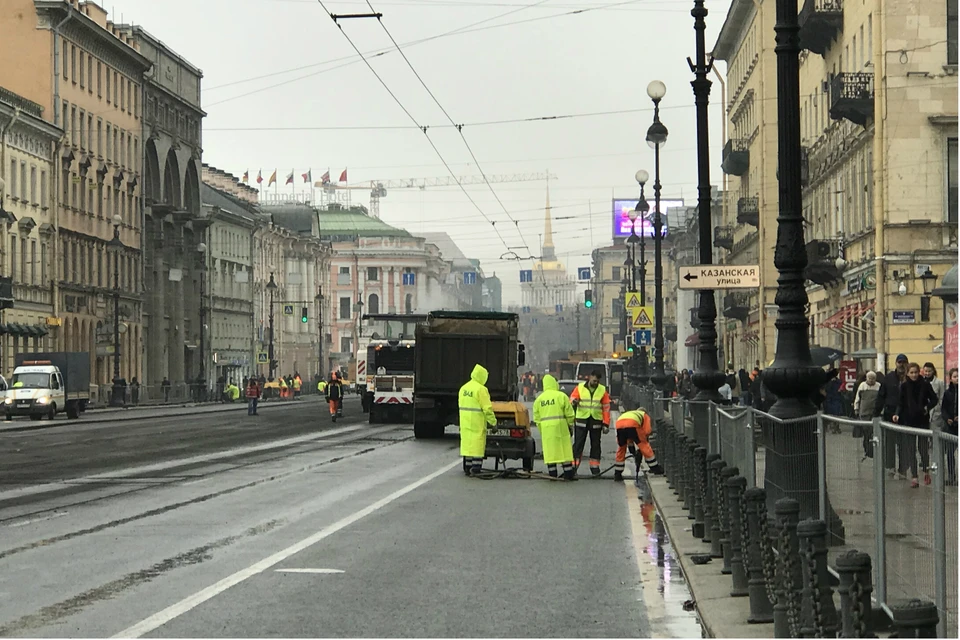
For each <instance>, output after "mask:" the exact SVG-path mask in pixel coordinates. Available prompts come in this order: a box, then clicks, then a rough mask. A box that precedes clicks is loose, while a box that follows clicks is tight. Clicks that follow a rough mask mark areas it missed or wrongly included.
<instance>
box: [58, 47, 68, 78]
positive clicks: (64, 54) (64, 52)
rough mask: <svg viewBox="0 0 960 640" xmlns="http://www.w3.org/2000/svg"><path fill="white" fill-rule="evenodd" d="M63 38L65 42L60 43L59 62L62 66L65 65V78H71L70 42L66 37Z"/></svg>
mask: <svg viewBox="0 0 960 640" xmlns="http://www.w3.org/2000/svg"><path fill="white" fill-rule="evenodd" d="M62 40H63V42H62V43H61V44H60V52H61V53H60V60H58V61H57V62H59V63H60V66H61V67H63V79H64V80H69V76H70V74H68V73H67V51H68V48H67V47H68V46H69V43H68V42H67V39H66V38H63V39H62Z"/></svg>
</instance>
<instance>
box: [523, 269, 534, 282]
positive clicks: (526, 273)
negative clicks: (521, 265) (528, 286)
mask: <svg viewBox="0 0 960 640" xmlns="http://www.w3.org/2000/svg"><path fill="white" fill-rule="evenodd" d="M520 282H533V269H521V270H520Z"/></svg>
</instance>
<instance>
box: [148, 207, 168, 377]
mask: <svg viewBox="0 0 960 640" xmlns="http://www.w3.org/2000/svg"><path fill="white" fill-rule="evenodd" d="M153 226H154V229H155V231H156V234H155V235H156V240H155V244H154V245H153V255H152V256H151V257H152V258H153V265H152V268H151V270H150V272H149V275H148V277H149V278H150V283H151V286H150V287H148V289H149V291H148V292H147V300H148V301H149V303H150V307H151V308H150V332H149V333H148V334H147V344H146V352H147V353H146V355H147V367H146V370H147V371H148V373H147V375H146V382H147V384H156V385H159V384H160V382H161V381H162V380H163V374H164V369H165V367H164V364H165V363H164V361H163V347H164V343H165V341H166V340H165V335H166V332H165V328H166V319H165V318H164V314H165V309H166V307H164V300H163V299H164V292H165V291H166V286H167V282H166V280H167V274H166V272H165V271H164V268H163V254H164V251H165V248H164V237H163V222H162V221H161V220H157V219H156V218H154V223H153Z"/></svg>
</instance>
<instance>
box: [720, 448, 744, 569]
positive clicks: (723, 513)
mask: <svg viewBox="0 0 960 640" xmlns="http://www.w3.org/2000/svg"><path fill="white" fill-rule="evenodd" d="M738 475H740V469H738V468H737V467H724V468H723V469H721V470H720V483H719V485H718V486H717V496H718V497H719V502H718V504H719V505H720V553H721V554H723V568H722V569H720V573H722V574H723V575H725V576H728V575H730V574H731V573H732V572H733V568H732V567H731V566H730V559H731V557H732V553H731V550H730V508H729V506H728V503H729V500H727V480H729V479H730V478H734V477H736V476H738Z"/></svg>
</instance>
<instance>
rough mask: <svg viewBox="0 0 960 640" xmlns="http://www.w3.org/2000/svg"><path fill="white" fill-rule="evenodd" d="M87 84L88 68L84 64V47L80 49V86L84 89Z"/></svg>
mask: <svg viewBox="0 0 960 640" xmlns="http://www.w3.org/2000/svg"><path fill="white" fill-rule="evenodd" d="M86 86H87V69H86V65H84V64H83V49H81V50H80V88H81V89H84V88H86Z"/></svg>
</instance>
